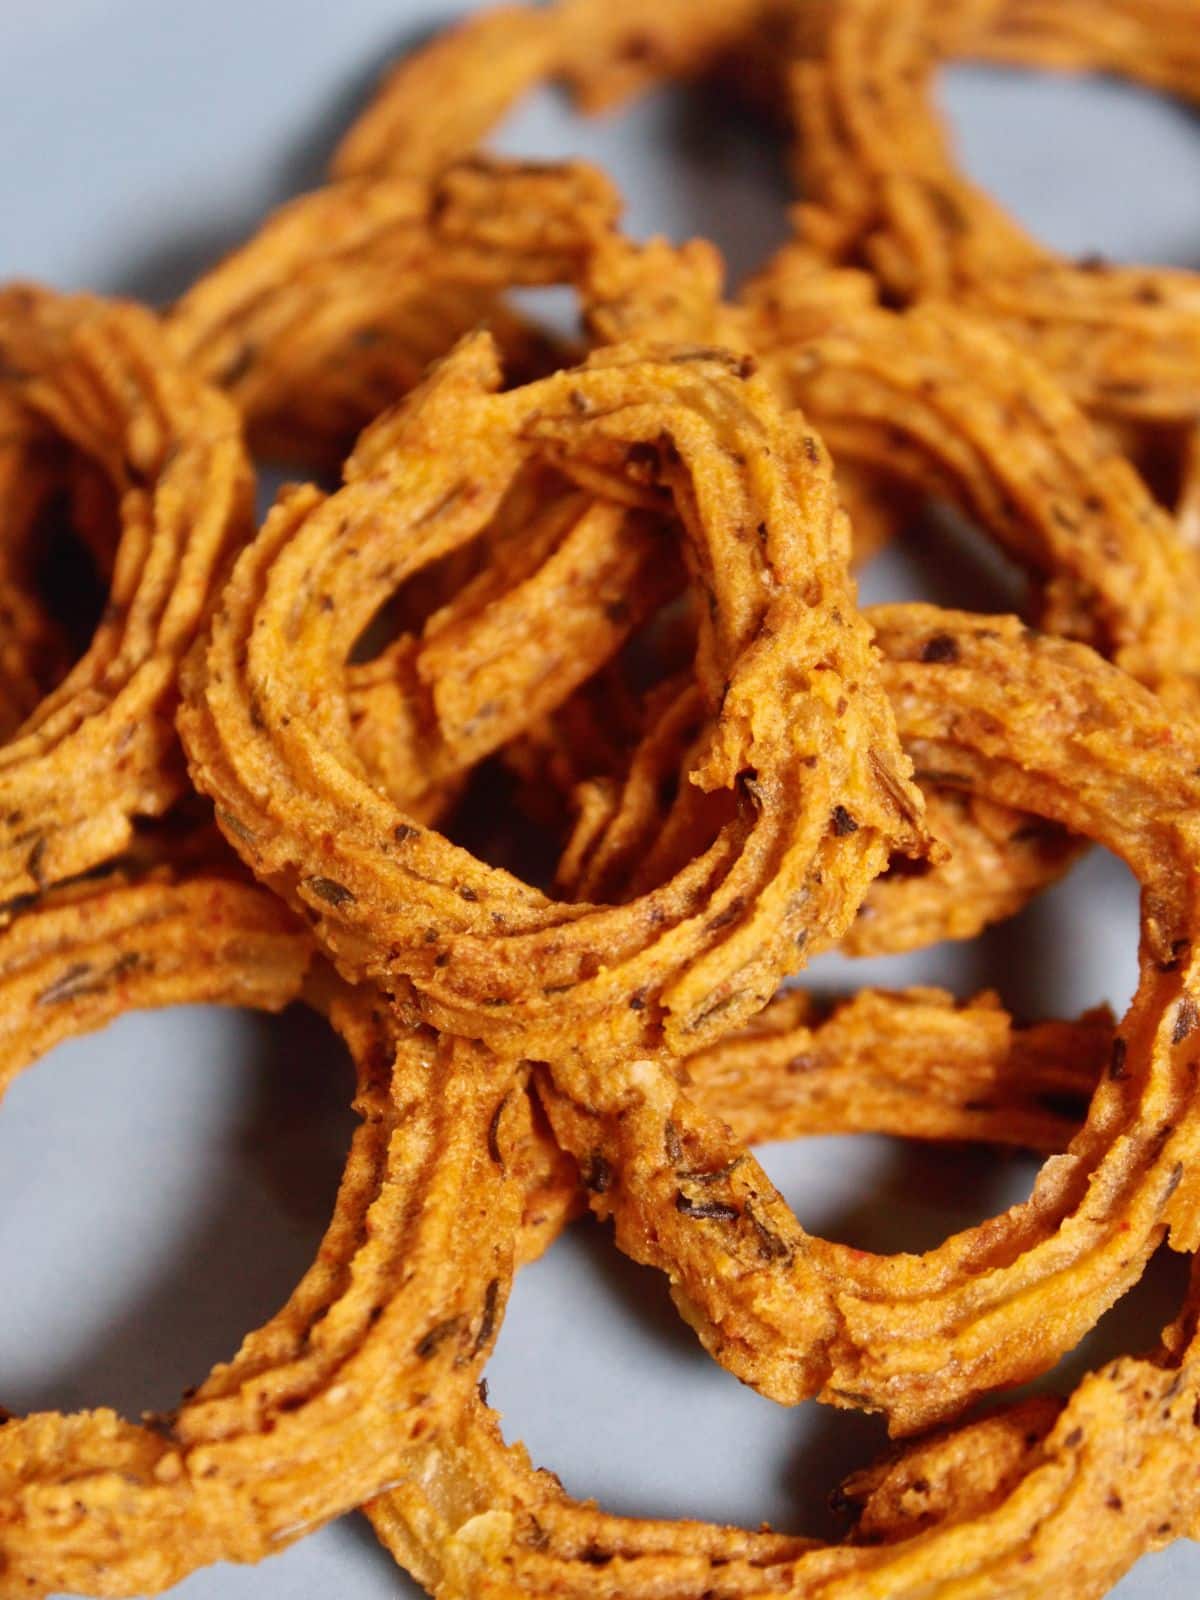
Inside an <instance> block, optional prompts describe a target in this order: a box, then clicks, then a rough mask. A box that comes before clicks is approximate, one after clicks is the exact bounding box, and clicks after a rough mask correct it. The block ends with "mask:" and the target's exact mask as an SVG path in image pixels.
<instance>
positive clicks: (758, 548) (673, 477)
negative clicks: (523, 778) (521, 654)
mask: <svg viewBox="0 0 1200 1600" xmlns="http://www.w3.org/2000/svg"><path fill="white" fill-rule="evenodd" d="M731 361H732V366H733V367H734V368H737V367H738V363H737V362H736V360H733V359H732V358H727V357H725V356H724V355H723V354H722V353H720V352H718V353H716V354H715V355H714V354H713V353H712V352H709V351H704V350H701V351H697V350H694V349H690V348H684V349H675V348H671V347H667V348H665V349H663V350H661V351H655V350H653V349H647V350H643V349H641V348H640V347H632V348H625V349H613V350H610V351H605V352H602V353H600V354H598V355H597V356H596V357H594V358H593V359H592V361H591V362H589V364H588V365H587V366H585V367H583V368H580V369H578V370H576V371H574V372H566V373H562V374H559V375H556V376H555V377H553V378H550V379H546V380H543V381H542V382H541V383H538V384H534V385H530V386H528V387H527V388H525V389H520V390H514V391H510V392H509V393H507V394H493V393H490V392H489V391H491V390H494V388H495V386H496V383H497V380H498V374H497V372H496V370H495V365H494V357H493V352H492V347H491V345H490V342H488V341H487V340H486V339H482V338H481V339H476V340H474V341H471V342H468V343H467V344H465V345H464V346H462V347H460V348H459V350H458V351H457V352H456V353H455V354H454V356H453V357H451V358H450V359H449V360H448V361H447V362H446V363H444V364H443V366H442V367H441V368H440V369H439V370H438V371H437V372H436V373H435V374H434V375H433V376H432V378H431V379H430V380H429V382H428V384H427V385H426V386H425V387H424V388H423V389H422V390H421V391H420V392H419V393H418V394H417V395H416V396H414V397H413V398H412V399H410V400H409V401H408V402H406V403H405V404H404V405H403V406H401V407H400V408H399V409H398V410H397V411H396V413H395V414H394V415H391V416H388V417H385V418H384V419H381V421H380V423H379V424H377V425H376V427H375V428H373V429H372V430H370V431H369V432H368V433H367V434H366V435H365V436H364V438H363V440H362V441H361V442H360V446H359V449H358V451H357V452H356V453H355V456H354V457H353V458H352V459H351V462H350V464H349V466H348V468H347V487H346V488H345V489H343V490H341V491H340V492H339V494H337V495H336V496H334V497H332V498H331V499H329V500H328V501H326V500H325V499H324V497H322V496H321V495H319V494H318V493H317V492H316V491H315V490H305V491H299V492H297V493H295V494H293V495H292V496H290V497H288V498H285V499H284V500H283V501H281V503H280V504H279V506H278V507H277V509H276V511H275V513H274V515H273V516H272V518H270V519H269V521H268V524H267V526H266V527H265V528H264V530H263V533H262V535H261V537H260V539H259V541H258V542H257V544H256V545H255V546H254V547H253V549H252V551H251V552H250V553H248V554H247V555H246V556H245V557H244V558H243V559H242V561H241V562H240V563H239V565H238V567H237V568H236V570H235V574H234V577H233V579H232V581H231V584H230V586H229V588H228V590H227V591H226V595H225V601H224V604H223V605H222V607H221V609H220V612H219V614H218V617H217V619H216V621H215V625H214V631H213V636H212V640H211V643H210V644H209V645H208V647H207V649H206V650H205V651H203V652H199V653H197V655H196V656H195V657H194V658H193V661H192V663H191V667H190V669H189V671H188V673H187V674H186V676H187V688H186V700H187V704H186V707H185V709H184V711H183V713H182V715H181V721H180V725H181V730H182V731H183V734H184V738H185V741H186V743H187V746H188V749H189V755H190V760H191V762H192V768H193V773H194V777H195V780H196V782H197V784H198V786H199V787H200V788H201V789H202V790H204V791H206V792H208V793H210V794H211V795H212V796H213V798H214V800H215V801H216V804H217V817H218V822H219V823H220V824H221V826H222V827H223V828H224V829H225V830H226V831H227V833H228V834H229V836H230V838H231V842H232V843H233V844H234V846H235V848H236V849H238V851H239V853H241V854H243V855H244V857H245V858H246V859H247V860H248V861H249V862H250V863H251V865H252V866H253V868H254V870H255V871H256V873H258V874H259V875H260V876H262V877H264V879H265V880H266V881H268V882H270V883H271V884H272V885H273V886H275V887H277V888H279V889H280V890H282V891H283V893H284V894H285V895H286V896H288V897H290V898H292V899H294V900H295V901H296V902H297V903H299V904H301V905H303V906H304V907H305V908H306V911H307V913H308V915H309V916H310V917H311V918H312V920H313V922H314V924H315V925H316V927H317V928H318V930H319V937H320V938H321V940H322V941H323V942H326V943H327V945H328V947H329V948H331V949H333V950H334V951H335V952H336V954H337V958H338V960H339V961H341V962H342V963H344V964H345V966H346V967H347V968H348V969H349V970H352V971H355V972H369V973H371V974H375V975H378V976H379V978H380V979H381V980H382V982H383V983H384V985H385V986H387V987H390V988H393V989H394V988H396V987H397V986H398V985H399V986H401V987H403V986H404V982H405V980H407V979H410V978H411V980H412V982H413V984H414V986H415V991H416V997H417V1003H418V1004H419V1006H420V1009H421V1011H422V1013H423V1014H425V1015H426V1016H427V1017H428V1020H430V1021H432V1022H434V1023H435V1025H437V1026H439V1027H444V1028H447V1029H455V1030H458V1031H460V1032H462V1033H464V1034H466V1035H468V1036H473V1037H479V1038H482V1039H484V1040H486V1041H488V1042H489V1043H491V1044H494V1045H496V1046H498V1047H500V1048H501V1049H502V1050H504V1049H506V1048H510V1047H511V1048H512V1049H515V1050H516V1051H517V1052H518V1053H520V1054H532V1055H538V1054H544V1055H549V1056H551V1057H554V1056H556V1055H557V1054H558V1053H559V1052H560V1051H562V1050H567V1051H568V1052H569V1054H570V1055H571V1056H572V1058H573V1059H576V1060H578V1061H580V1062H581V1063H582V1062H583V1061H584V1060H585V1059H586V1060H587V1061H588V1063H589V1070H599V1069H600V1067H601V1065H602V1063H604V1062H606V1061H609V1060H616V1059H619V1058H620V1057H621V1056H623V1055H628V1054H630V1053H636V1052H637V1051H638V1050H640V1049H647V1048H649V1049H651V1050H654V1051H661V1050H662V1049H663V1048H664V1047H665V1048H666V1049H667V1050H673V1049H675V1050H677V1049H681V1048H682V1049H683V1050H687V1051H690V1050H691V1049H694V1048H696V1047H697V1046H698V1045H700V1044H701V1043H703V1042H704V1040H705V1039H706V1038H710V1037H712V1036H713V1035H714V1033H715V1032H716V1031H718V1030H719V1031H721V1032H724V1031H727V1030H728V1028H729V1026H731V1025H732V1024H733V1022H734V1020H735V1019H736V1018H740V1017H744V1016H747V1015H749V1014H751V1013H752V1012H753V1011H754V1010H756V1009H760V1008H761V1006H762V1004H764V1003H765V1001H766V1000H767V999H768V998H769V995H770V993H771V992H772V991H773V990H774V988H775V987H776V985H777V983H778V980H779V978H780V976H781V975H782V974H783V973H784V972H786V971H787V970H789V969H790V968H791V967H792V966H793V965H794V964H796V962H797V960H798V956H797V945H798V943H800V942H802V941H803V940H805V939H808V938H816V937H817V936H818V934H822V935H823V934H824V933H825V932H826V931H828V932H829V933H831V934H834V935H835V934H836V932H837V931H840V928H841V927H843V926H844V925H845V923H846V922H847V921H848V920H849V917H850V916H851V915H852V914H853V908H854V906H855V905H856V903H857V900H858V899H859V898H860V897H861V895H862V893H863V892H864V891H865V888H866V885H867V884H868V883H869V882H870V880H871V879H872V878H873V877H874V876H875V875H876V873H877V872H878V871H879V870H881V868H882V867H883V865H884V864H885V862H886V859H887V856H888V854H889V851H890V850H891V849H892V848H893V847H895V848H909V849H912V850H913V851H914V852H916V851H918V850H919V849H920V848H921V847H922V839H921V833H920V824H919V816H920V810H919V804H920V803H919V799H917V798H915V797H914V794H913V791H912V790H911V789H910V787H909V786H908V784H907V783H906V781H905V778H904V776H903V774H904V770H905V769H904V764H903V758H902V757H901V756H900V753H899V751H898V749H897V748H896V747H895V743H894V738H893V735H892V732H891V716H890V711H889V709H888V707H887V705H886V702H885V701H884V699H883V697H882V695H881V694H879V695H876V694H875V693H874V692H873V690H872V687H871V684H872V678H873V676H874V666H873V663H872V659H871V656H870V651H869V647H868V645H867V643H866V635H865V632H863V631H862V630H861V629H860V627H859V625H858V623H857V621H856V619H855V613H854V611H853V606H852V600H851V596H850V593H849V589H848V585H847V580H846V578H845V575H844V561H845V553H846V530H845V523H844V519H843V517H842V515H841V514H840V512H838V511H837V510H836V507H835V504H834V499H833V494H832V489H831V485H830V478H829V473H828V466H827V462H826V460H825V457H824V455H823V453H822V451H821V448H820V446H819V444H818V442H817V441H816V440H815V439H814V438H813V437H812V436H811V435H810V434H808V433H807V432H806V431H805V430H804V429H803V428H802V427H801V426H800V425H799V424H798V421H796V420H793V421H791V422H785V421H784V420H783V419H782V418H781V417H779V416H778V414H777V413H776V412H775V411H774V409H773V407H772V406H771V404H770V401H769V397H768V394H767V391H766V389H765V387H764V386H762V385H761V384H760V383H759V382H758V380H754V379H750V380H747V379H746V378H745V377H744V376H742V375H739V373H738V372H737V371H734V370H731V364H730V363H731ZM546 453H548V454H549V457H550V459H552V460H554V461H555V462H556V463H557V464H558V465H559V466H560V467H561V468H564V469H565V470H569V471H570V472H571V474H572V475H573V476H576V477H578V478H580V479H581V480H583V481H585V482H588V483H589V484H592V483H595V484H598V485H599V486H600V487H601V490H602V492H605V493H607V494H609V495H610V496H620V495H626V496H629V497H630V498H631V499H632V500H633V501H634V503H638V502H641V501H644V500H645V499H646V498H647V496H649V498H650V499H651V501H652V502H657V503H659V504H661V503H662V500H663V491H664V489H669V491H670V493H671V494H672V495H673V496H674V499H675V503H676V505H677V507H678V510H679V512H680V514H681V516H682V519H683V527H684V530H685V532H686V535H687V539H686V544H687V555H688V561H689V564H690V565H691V567H692V568H693V570H694V571H695V572H696V578H695V580H694V581H695V582H696V584H697V586H698V587H699V588H700V590H701V592H703V593H704V594H705V595H709V596H711V600H710V602H709V605H710V607H711V612H709V611H707V610H706V614H705V616H704V618H703V619H702V622H701V634H700V643H699V646H698V650H697V667H696V670H697V675H698V678H699V681H700V682H701V684H702V685H703V688H704V692H705V695H706V698H707V700H708V702H709V704H710V706H711V707H712V709H713V710H714V711H717V710H718V708H719V715H718V716H717V718H716V721H715V723H714V725H713V728H712V732H711V736H710V740H709V743H708V747H707V749H706V751H705V754H704V758H703V763H702V765H701V767H700V769H699V771H698V773H697V779H696V781H697V783H698V784H700V785H701V786H704V787H707V788H710V789H713V790H720V789H723V788H725V789H730V790H732V791H734V793H735V794H736V809H737V815H736V818H735V820H734V821H733V823H731V824H730V825H729V826H728V827H726V828H725V829H724V830H723V831H722V833H721V835H720V836H719V838H718V839H717V841H716V842H715V844H714V845H713V846H712V847H711V848H710V849H709V850H707V851H706V852H705V853H704V855H703V856H702V857H701V858H699V859H698V860H697V861H695V862H694V863H691V864H689V866H688V867H687V869H685V871H684V872H682V873H681V874H679V875H678V877H677V878H675V879H674V880H672V881H671V882H670V883H669V884H667V885H665V886H664V887H663V888H661V889H659V890H657V891H656V892H655V893H654V894H652V895H649V896H646V897H645V898H644V899H643V900H642V901H641V902H634V903H633V904H632V905H631V906H626V907H610V908H605V907H594V906H586V905H583V906H580V905H574V906H567V905H563V904H557V903H554V902H550V901H548V900H546V899H545V897H544V896H542V895H541V894H539V893H537V892H535V891H533V890H532V889H529V888H527V887H526V886H524V885H522V884H520V883H518V882H517V881H516V880H515V879H513V878H511V877H510V876H509V875H508V874H505V873H500V872H497V871H493V870H491V869H488V868H486V867H484V866H483V864H482V863H480V862H478V861H477V860H475V859H474V858H473V857H471V856H470V855H468V854H467V853H466V852H465V851H462V850H459V849H457V848H455V847H454V846H452V845H450V844H449V843H448V841H446V840H445V839H443V838H441V837H440V836H439V835H437V834H435V833H433V832H431V831H429V830H421V829H418V828H416V827H415V826H414V825H413V824H412V823H411V822H410V821H408V820H406V819H405V817H404V814H403V813H402V812H399V811H397V809H396V807H395V805H394V804H391V803H389V802H388V801H386V800H385V799H384V798H383V797H382V796H381V795H380V793H379V792H378V789H377V787H376V786H375V785H374V784H372V783H371V782H370V781H369V780H368V777H367V774H366V773H365V772H364V771H362V770H361V769H360V768H359V767H358V764H357V762H356V759H355V756H354V754H353V750H352V747H351V741H350V735H349V721H348V715H347V707H346V701H345V698H344V697H342V698H340V699H339V698H338V697H336V696H331V695H330V694H329V692H328V686H329V683H330V681H331V679H330V676H329V674H330V672H331V671H332V672H333V673H334V674H340V673H342V672H343V671H344V663H345V660H346V656H347V654H348V652H349V649H350V647H351V646H352V644H353V642H354V640H355V639H356V637H357V636H358V634H359V632H360V631H361V628H362V627H363V626H364V624H365V622H366V621H367V620H369V618H370V616H371V614H372V613H373V612H374V610H375V608H376V607H377V605H378V604H379V603H380V602H381V601H382V600H383V599H385V598H386V596H387V594H388V593H389V592H390V591H391V590H392V589H393V588H394V587H395V586H396V584H397V583H399V582H400V581H401V580H402V579H403V578H404V576H405V575H406V574H407V572H409V571H411V570H414V569H415V568H417V567H419V566H420V565H421V564H423V563H424V562H426V561H428V560H430V559H431V558H433V557H435V556H437V555H440V554H441V553H443V552H444V551H446V550H449V549H452V548H454V547H455V546H457V545H459V544H461V543H462V542H463V541H464V540H465V539H467V538H470V537H472V536H473V535H474V533H475V531H476V530H477V529H478V528H479V526H480V525H481V523H482V522H483V521H485V520H486V518H487V516H488V515H489V514H490V512H491V509H492V507H493V506H494V505H495V503H496V501H497V499H498V498H499V497H500V496H501V495H502V494H503V493H504V491H505V489H506V488H507V485H508V484H509V482H510V481H511V479H512V477H513V474H514V472H515V471H516V469H517V467H518V466H519V465H520V464H521V463H522V461H523V460H525V459H528V457H529V456H530V455H538V454H546ZM297 580H299V582H298V586H297ZM784 663H786V667H785V666H784V665H783V664H784ZM281 668H282V673H281V671H280V669H281ZM780 674H785V676H784V677H783V678H782V680H781V676H780ZM333 681H336V678H335V679H334V680H333ZM318 682H319V683H320V684H321V686H322V687H321V689H320V690H319V691H318V694H317V701H318V702H319V703H315V702H314V701H313V699H312V698H311V695H310V690H311V689H312V688H313V687H314V686H315V685H316V684H317V683H318ZM781 682H782V684H783V685H784V689H785V692H783V693H782V695H781ZM852 683H853V684H854V685H856V686H857V691H855V690H853V689H851V687H850V685H851V684H852ZM781 699H782V702H783V703H784V704H786V706H787V708H788V709H787V711H786V713H785V714H784V715H782V716H781V717H779V718H778V719H777V718H776V714H775V710H774V708H775V707H776V706H778V705H780V702H781ZM751 768H752V769H753V770H754V772H755V774H756V776H755V778H754V780H753V781H752V782H751V784H750V785H749V786H747V784H746V783H745V782H744V780H743V776H742V775H743V774H745V773H746V772H747V771H748V770H749V769H751ZM784 792H786V793H787V794H788V795H789V800H788V802H787V803H786V804H781V806H780V810H781V811H783V812H784V813H785V814H787V815H788V817H789V823H788V829H789V831H788V833H787V834H781V833H778V832H777V830H776V827H775V824H774V821H773V820H772V815H771V813H772V807H771V805H770V804H769V801H770V798H771V797H772V796H774V795H775V794H779V795H780V798H781V800H782V796H783V794H784ZM801 813H803V815H801ZM701 903H703V905H704V910H703V911H702V912H701V911H700V910H699V907H700V905H701Z"/></svg>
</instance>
